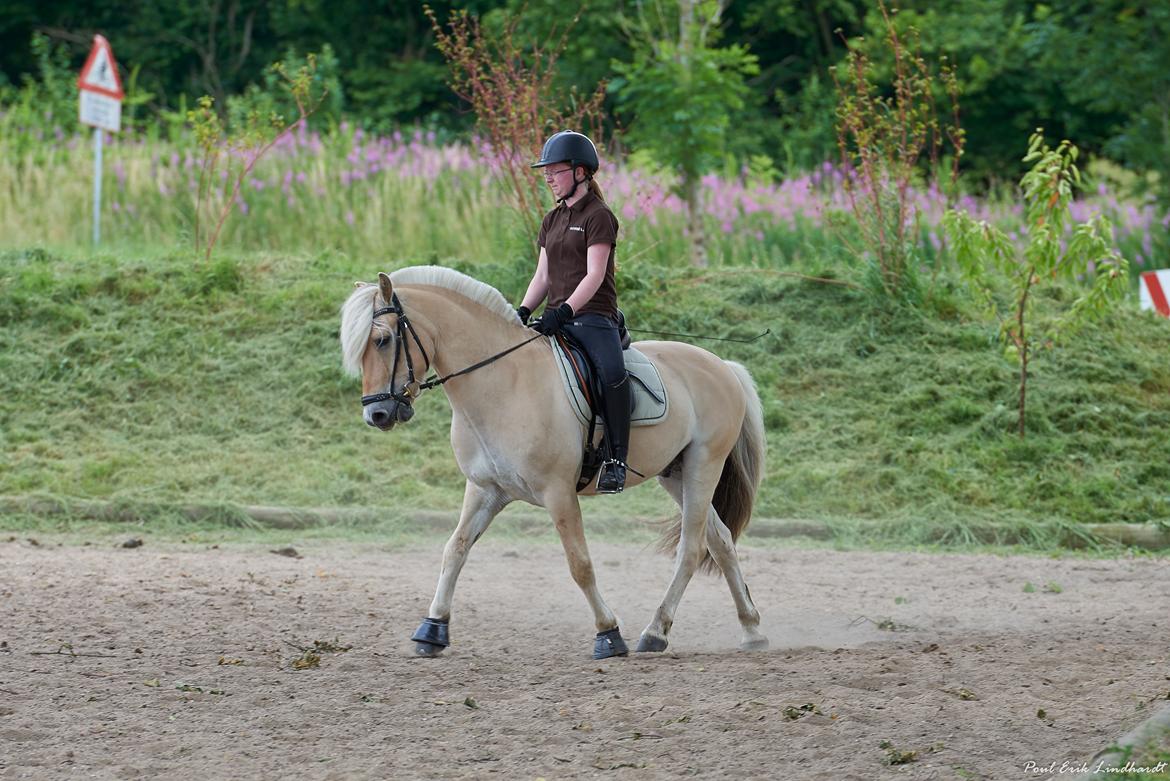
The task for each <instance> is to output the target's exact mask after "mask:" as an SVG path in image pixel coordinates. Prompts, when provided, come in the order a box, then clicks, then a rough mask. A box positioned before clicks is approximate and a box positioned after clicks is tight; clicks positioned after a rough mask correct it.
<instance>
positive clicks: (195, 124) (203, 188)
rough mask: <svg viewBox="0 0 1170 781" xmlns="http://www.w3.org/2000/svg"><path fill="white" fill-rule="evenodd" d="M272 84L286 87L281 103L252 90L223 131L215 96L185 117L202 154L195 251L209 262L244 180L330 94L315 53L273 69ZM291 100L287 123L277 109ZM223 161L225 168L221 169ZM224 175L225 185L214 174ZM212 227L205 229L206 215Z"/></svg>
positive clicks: (269, 94)
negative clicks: (291, 65) (293, 117)
mask: <svg viewBox="0 0 1170 781" xmlns="http://www.w3.org/2000/svg"><path fill="white" fill-rule="evenodd" d="M269 73H270V74H271V76H272V83H274V84H278V85H279V87H280V89H281V90H282V91H283V95H282V96H281V98H283V101H282V100H281V98H278V97H277V96H275V95H273V94H272V93H271V92H254V93H251V94H250V95H249V96H248V98H247V99H245V100H243V101H241V102H239V103H237V104H236V105H235V106H234V109H235V110H234V111H233V112H231V113H232V114H233V117H232V121H231V123H230V124H229V125H228V127H227V129H226V130H225V126H224V123H223V121H222V120H221V119H220V117H219V115H218V114H217V113H216V112H215V109H214V99H213V98H211V97H210V96H208V95H204V96H203V97H202V98H200V99H199V102H198V107H197V108H196V109H194V110H192V111H191V112H189V113H188V115H187V121H188V122H190V123H191V126H192V128H193V130H194V132H195V143H196V146H197V147H198V149H199V153H200V164H199V187H198V189H197V191H196V196H195V206H194V223H195V224H194V239H195V247H196V249H197V250H199V251H201V252H203V253H204V257H205V259H208V260H210V258H211V251H212V250H213V249H215V244H216V242H217V241H218V240H219V235H220V232H221V231H222V230H223V226H224V223H225V222H226V221H227V218H228V215H230V214H231V213H232V211H233V210H234V209H235V208H237V206H238V204H239V203H240V190H241V188H242V187H243V184H244V180H245V179H246V178H247V176H248V175H249V174H250V173H251V172H252V169H253V168H255V166H256V163H258V162H259V161H260V159H261V158H262V157H264V155H265V154H266V153H267V152H268V151H269V150H270V149H272V147H273V146H275V145H276V143H277V142H278V141H279V140H280V139H281V138H282V137H284V136H285V135H287V134H288V133H289V132H290V131H292V130H293V129H294V128H297V127H303V126H304V125H305V122H306V120H307V119H308V117H309V116H310V115H312V114H313V113H314V112H315V111H316V110H317V109H318V108H319V107H320V106H321V104H322V103H323V102H324V101H325V98H326V97H328V92H327V91H326V90H327V87H328V84H330V83H332V82H331V80H330V79H321V78H319V77H318V76H317V56H316V55H315V54H312V53H310V54H308V55H307V56H306V57H305V60H304V62H303V63H301V64H299V65H297V66H296V69H295V70H292V71H290V69H289V67H288V65H286V64H285V63H283V62H277V63H274V64H273V65H272V66H271V67H270V68H269ZM284 101H288V102H290V103H291V104H292V105H293V106H295V110H296V112H297V118H296V120H295V121H293V122H292V123H289V122H288V121H287V120H286V119H285V117H284V115H282V114H279V113H277V111H276V106H277V105H279V103H281V102H284ZM221 164H222V168H221V167H220V166H221ZM217 173H219V174H222V180H223V186H222V187H221V186H220V181H219V179H217V177H216V174H217ZM204 217H208V218H210V219H208V223H209V224H210V223H211V222H214V227H210V226H208V227H205V226H204V224H203V218H204Z"/></svg>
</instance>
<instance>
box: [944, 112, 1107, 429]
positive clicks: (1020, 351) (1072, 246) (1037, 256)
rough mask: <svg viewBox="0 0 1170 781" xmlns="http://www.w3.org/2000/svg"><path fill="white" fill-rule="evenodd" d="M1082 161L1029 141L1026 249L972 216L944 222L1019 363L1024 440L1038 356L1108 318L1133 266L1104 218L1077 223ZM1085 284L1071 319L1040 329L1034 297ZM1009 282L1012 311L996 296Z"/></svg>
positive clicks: (954, 214)
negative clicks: (1073, 205)
mask: <svg viewBox="0 0 1170 781" xmlns="http://www.w3.org/2000/svg"><path fill="white" fill-rule="evenodd" d="M1077 155H1078V152H1077V148H1076V147H1075V146H1073V145H1072V144H1071V143H1070V142H1068V141H1061V142H1060V144H1059V146H1057V148H1056V149H1051V148H1049V146H1048V144H1047V143H1045V141H1044V135H1043V131H1042V130H1037V131H1036V132H1035V133H1034V134H1033V135H1032V137H1031V138H1030V139H1029V140H1028V154H1027V156H1026V157H1024V162H1025V163H1032V168H1031V170H1029V171H1028V172H1027V173H1026V174H1024V177H1023V178H1022V179H1021V180H1020V187H1021V188H1022V190H1023V195H1024V201H1025V203H1026V206H1027V209H1026V220H1025V222H1026V224H1027V229H1028V238H1027V242H1026V244H1025V245H1024V247H1023V248H1022V249H1021V248H1018V247H1017V246H1016V245H1015V244H1014V243H1013V242H1012V241H1011V239H1009V238H1008V237H1007V235H1005V234H1004V232H1003V231H1001V230H1000V229H999V228H996V227H995V226H993V225H989V224H988V223H986V222H980V221H976V220H975V219H974V218H973V217H971V215H969V214H967V213H966V212H963V211H958V210H951V211H949V212H947V215H946V217H945V218H944V225H945V227H946V231H947V235H948V236H949V237H950V239H951V241H952V242H953V245H954V255H955V259H956V261H957V262H958V264H959V269H960V271H961V272H962V274H963V276H964V277H965V278H966V280H967V281H968V283H969V284H970V285H971V287H972V289H973V290H974V291H975V293H976V294H977V296H978V298H979V300H980V302H981V303H982V304H983V306H984V307H985V309H986V310H987V311H988V313H989V314H990V315H991V316H992V317H994V318H995V319H996V320H998V321H999V326H1000V328H999V333H1000V338H1001V340H1002V341H1003V342H1004V343H1005V345H1006V352H1007V353H1008V355H1010V356H1011V357H1013V358H1015V359H1017V360H1018V361H1019V365H1020V373H1019V419H1018V423H1017V430H1018V432H1019V435H1020V436H1021V437H1023V436H1024V421H1025V415H1024V413H1025V408H1026V402H1027V389H1028V361H1029V358H1030V357H1031V354H1032V353H1033V352H1034V351H1035V350H1036V348H1037V347H1038V346H1040V345H1044V344H1046V343H1049V342H1055V341H1056V340H1058V339H1060V338H1066V337H1068V336H1071V335H1072V334H1073V333H1074V332H1076V331H1077V330H1079V329H1080V328H1081V327H1082V326H1083V325H1084V324H1085V323H1087V322H1088V321H1089V320H1091V319H1092V318H1094V317H1096V316H1098V315H1100V314H1102V313H1103V312H1105V311H1106V310H1107V308H1108V305H1109V302H1110V299H1111V298H1112V297H1114V296H1115V295H1117V294H1118V293H1120V292H1121V291H1122V290H1124V289H1125V278H1126V274H1127V272H1128V268H1129V266H1128V264H1127V263H1126V261H1125V258H1123V257H1121V256H1120V255H1119V254H1117V252H1116V251H1115V250H1114V249H1113V231H1112V229H1111V228H1110V225H1109V222H1108V220H1106V219H1105V218H1104V217H1100V216H1098V217H1096V218H1094V219H1092V220H1090V221H1089V222H1085V223H1080V224H1071V222H1070V215H1069V203H1070V202H1071V201H1072V194H1073V188H1074V187H1075V186H1076V185H1077V184H1079V182H1080V172H1079V171H1078V169H1077V165H1076V160H1077ZM1066 233H1071V238H1068V239H1067V246H1065V245H1064V244H1063V243H1064V242H1065V240H1066ZM1085 276H1090V277H1092V281H1091V282H1090V284H1089V287H1088V289H1086V290H1083V292H1082V293H1081V295H1079V296H1078V297H1077V299H1076V300H1075V301H1074V302H1073V304H1072V306H1071V307H1069V309H1068V311H1066V312H1065V313H1064V314H1063V315H1062V316H1061V317H1060V318H1058V319H1056V320H1055V321H1052V322H1048V323H1043V324H1037V323H1036V322H1035V318H1034V317H1033V316H1032V310H1033V302H1034V299H1035V297H1034V296H1033V295H1032V293H1033V292H1034V290H1035V288H1036V287H1037V286H1038V285H1042V284H1046V283H1049V282H1055V281H1057V280H1065V281H1067V282H1070V283H1072V284H1078V280H1079V279H1080V278H1082V277H1085ZM1003 280H1006V282H1007V284H1008V286H1009V289H1010V292H1011V297H1010V307H1005V306H1004V305H1003V304H1001V303H1000V299H999V298H998V296H997V288H998V286H999V285H1000V284H1001V283H1002V281H1003Z"/></svg>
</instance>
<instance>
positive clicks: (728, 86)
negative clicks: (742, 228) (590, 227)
mask: <svg viewBox="0 0 1170 781" xmlns="http://www.w3.org/2000/svg"><path fill="white" fill-rule="evenodd" d="M723 5H724V3H723V0H678V4H677V6H666V5H664V4H660V3H654V4H653V7H652V8H651V9H650V10H647V8H646V6H647V3H642V2H639V3H638V15H637V17H635V18H633V19H629V20H627V29H628V31H629V34H630V37H631V41H632V42H633V44H634V49H633V55H634V59H633V61H632V62H615V63H613V67H614V71H615V72H616V73H617V75H618V77H617V78H616V79H614V81H613V82H611V84H610V90H611V91H612V92H613V93H614V94H616V95H617V99H618V105H619V107H621V108H622V109H624V111H625V112H626V114H627V116H629V117H630V124H629V133H628V135H629V139H630V141H631V143H632V144H634V145H637V146H639V147H641V148H642V149H645V150H647V151H649V152H650V154H651V155H652V156H653V157H654V159H655V160H656V161H657V162H658V163H660V164H662V165H665V166H667V167H669V168H670V169H672V170H673V171H674V172H675V174H676V175H677V177H678V184H677V189H678V191H679V195H680V196H681V197H682V199H683V201H684V202H685V203H686V205H687V232H688V239H689V241H690V245H691V247H692V253H693V254H692V261H693V262H694V263H695V265H698V266H704V265H706V264H707V255H706V249H705V246H704V234H703V213H702V203H701V196H700V192H699V184H700V178H701V177H702V175H703V174H704V173H706V172H707V171H710V170H711V169H713V168H714V167H715V166H716V165H718V164H719V163H720V162H722V155H723V152H724V150H725V148H726V145H727V136H728V130H729V128H730V125H731V116H732V113H733V112H735V111H737V110H739V109H742V108H743V106H744V100H745V98H746V96H747V94H748V87H747V84H746V83H745V79H746V77H748V76H751V75H754V74H756V73H758V72H759V65H758V61H757V58H756V56H755V55H754V54H751V53H749V52H748V50H747V48H746V47H744V46H741V45H739V44H732V45H731V46H726V47H722V48H720V47H717V46H715V43H716V41H717V40H718V37H719V20H720V16H721V14H722V13H723Z"/></svg>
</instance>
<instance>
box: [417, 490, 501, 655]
mask: <svg viewBox="0 0 1170 781" xmlns="http://www.w3.org/2000/svg"><path fill="white" fill-rule="evenodd" d="M509 502H511V499H510V498H509V497H508V496H507V495H506V494H504V492H503V491H501V490H500V489H498V488H496V487H495V486H478V485H476V484H475V483H473V482H471V481H470V480H468V481H467V486H466V488H465V489H464V492H463V509H462V510H461V511H460V513H459V524H458V525H457V526H456V527H455V531H453V532H452V533H451V538H450V539H448V540H447V545H446V547H445V548H443V567H442V569H441V570H440V572H439V583H438V585H437V586H436V587H435V598H434V599H433V600H432V601H431V607H430V610H429V611H428V612H427V617H426V618H425V619H424V620H423V622H422V624H420V625H419V628H418V629H417V630H416V631H415V633H414V635H412V636H411V638H410V639H411V640H413V641H414V650H415V654H417V655H418V656H427V657H431V656H438V655H439V654H441V653H442V652H443V649H445V648H446V647H447V646H448V645H449V644H450V639H449V636H448V624H449V622H450V620H451V600H452V599H453V598H454V596H455V582H456V581H457V580H458V579H459V572H460V571H461V570H462V569H463V564H464V563H465V562H466V561H467V554H468V553H470V552H471V546H473V545H475V543H476V541H477V540H478V539H479V538H480V537H482V536H483V533H484V532H485V531H487V528H488V526H489V525H490V524H491V522H492V520H493V519H494V518H495V517H496V516H497V515H499V513H500V510H503V509H504V508H505V507H507V506H508V504H509Z"/></svg>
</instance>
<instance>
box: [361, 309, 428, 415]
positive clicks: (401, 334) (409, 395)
mask: <svg viewBox="0 0 1170 781" xmlns="http://www.w3.org/2000/svg"><path fill="white" fill-rule="evenodd" d="M382 315H398V323H397V325H396V326H395V329H394V336H395V339H394V362H393V364H391V367H390V392H389V393H372V394H370V395H369V396H362V406H363V407H367V406H369V405H370V404H377V403H378V402H379V401H389V400H390V399H393V400H394V401H397V402H398V403H399V404H405V405H407V406H408V407H409V406H410V403H411V401H412V400H413V399H416V398H418V395H419V394H420V393H422V392H423V391H424V390H426V389H428V388H433V387H434V384H433V383H431V382H430V381H427V382H424V383H420V382H418V380H416V379H415V377H414V359H413V358H411V357H410V348H409V347H404V345H405V344H406V335H407V334H408V333H409V334H410V336H411V338H412V339H414V343H415V344H416V345H418V351H419V352H420V353H422V357H423V361H425V362H426V368H424V369H423V374H424V375H425V374H426V373H427V371H428V370H429V369H430V368H431V358H430V356H429V355H427V350H426V348H425V347H423V345H422V340H421V339H419V338H418V332H417V331H415V330H414V326H413V325H411V323H410V319H409V318H407V316H406V312H405V311H404V310H403V309H402V302H401V301H399V300H398V294H397V293H391V294H390V304H389V305H388V306H382V307H378V308H377V309H375V310H374V320H377V319H378V318H379V317H381V316H382ZM378 346H379V347H380V346H381V345H378ZM403 354H405V355H406V382H405V383H403V385H402V388H401V389H400V390H398V391H395V390H394V378H395V377H397V376H398V360H399V357H400V356H402V355H403Z"/></svg>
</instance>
